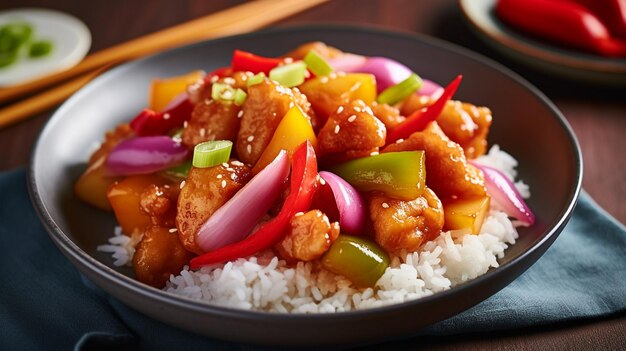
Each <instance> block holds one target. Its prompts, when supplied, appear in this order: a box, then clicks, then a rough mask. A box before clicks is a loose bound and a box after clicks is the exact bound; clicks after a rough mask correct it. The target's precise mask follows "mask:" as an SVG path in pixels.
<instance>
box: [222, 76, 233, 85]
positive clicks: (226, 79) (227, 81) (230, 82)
mask: <svg viewBox="0 0 626 351" xmlns="http://www.w3.org/2000/svg"><path fill="white" fill-rule="evenodd" d="M224 83H226V84H230V85H233V84H235V79H234V78H231V77H226V78H224Z"/></svg>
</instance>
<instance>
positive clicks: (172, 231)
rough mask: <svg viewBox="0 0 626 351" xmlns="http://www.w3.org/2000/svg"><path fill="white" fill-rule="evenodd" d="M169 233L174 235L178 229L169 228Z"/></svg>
mask: <svg viewBox="0 0 626 351" xmlns="http://www.w3.org/2000/svg"><path fill="white" fill-rule="evenodd" d="M168 231H169V232H170V233H176V232H177V231H178V229H176V228H171V229H170V230H168Z"/></svg>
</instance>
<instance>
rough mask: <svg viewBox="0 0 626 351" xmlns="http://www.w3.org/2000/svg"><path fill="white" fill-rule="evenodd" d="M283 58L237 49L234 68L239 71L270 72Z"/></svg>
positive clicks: (234, 56) (234, 54) (233, 63)
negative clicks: (263, 55) (258, 54)
mask: <svg viewBox="0 0 626 351" xmlns="http://www.w3.org/2000/svg"><path fill="white" fill-rule="evenodd" d="M282 61H283V60H282V59H278V58H271V57H262V56H257V55H254V54H251V53H249V52H245V51H241V50H235V52H234V53H233V62H232V65H231V67H232V69H233V71H234V72H237V71H250V72H252V73H255V74H256V73H259V72H263V73H265V74H266V75H267V74H270V71H271V70H272V68H274V67H276V66H278V65H279V64H280V63H281V62H282Z"/></svg>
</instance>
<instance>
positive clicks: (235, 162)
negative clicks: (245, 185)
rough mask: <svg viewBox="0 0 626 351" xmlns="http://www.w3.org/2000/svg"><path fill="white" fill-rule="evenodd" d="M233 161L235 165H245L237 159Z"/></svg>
mask: <svg viewBox="0 0 626 351" xmlns="http://www.w3.org/2000/svg"><path fill="white" fill-rule="evenodd" d="M231 163H232V164H233V166H239V167H241V166H243V163H242V162H239V161H237V160H235V161H232V162H231Z"/></svg>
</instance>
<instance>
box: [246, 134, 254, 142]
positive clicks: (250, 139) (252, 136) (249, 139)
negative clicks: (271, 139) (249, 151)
mask: <svg viewBox="0 0 626 351" xmlns="http://www.w3.org/2000/svg"><path fill="white" fill-rule="evenodd" d="M246 140H247V141H248V142H249V143H251V142H252V140H254V135H250V136H249V137H248V138H246Z"/></svg>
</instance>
